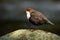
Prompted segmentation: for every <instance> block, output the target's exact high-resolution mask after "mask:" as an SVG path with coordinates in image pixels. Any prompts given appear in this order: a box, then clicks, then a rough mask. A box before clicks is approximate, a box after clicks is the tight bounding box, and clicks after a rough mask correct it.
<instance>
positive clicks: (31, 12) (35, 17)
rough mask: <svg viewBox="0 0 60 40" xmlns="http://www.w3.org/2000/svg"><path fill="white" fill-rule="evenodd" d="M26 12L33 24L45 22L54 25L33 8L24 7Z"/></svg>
mask: <svg viewBox="0 0 60 40" xmlns="http://www.w3.org/2000/svg"><path fill="white" fill-rule="evenodd" d="M26 13H27V18H28V20H29V21H30V22H31V23H32V24H34V25H41V24H47V23H49V24H52V25H54V24H53V23H52V22H51V21H49V20H48V19H47V18H46V17H45V16H44V15H43V14H42V13H41V12H39V11H37V10H35V9H33V8H28V9H26Z"/></svg>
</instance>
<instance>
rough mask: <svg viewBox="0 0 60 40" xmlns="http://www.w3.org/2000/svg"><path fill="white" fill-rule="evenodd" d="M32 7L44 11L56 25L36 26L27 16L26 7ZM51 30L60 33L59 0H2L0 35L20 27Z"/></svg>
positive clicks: (0, 5)
mask: <svg viewBox="0 0 60 40" xmlns="http://www.w3.org/2000/svg"><path fill="white" fill-rule="evenodd" d="M29 7H32V8H34V9H36V10H38V11H40V12H42V13H43V14H44V15H45V16H46V17H47V18H48V19H49V20H51V21H52V22H53V23H54V24H55V25H54V26H52V25H48V24H46V25H41V26H40V27H36V26H34V25H32V24H31V23H30V22H29V21H28V20H27V18H26V14H25V11H24V10H25V9H26V8H29ZM34 28H36V29H37V28H38V29H40V30H45V31H49V32H52V33H56V34H58V35H60V1H59V0H0V36H2V35H5V34H7V33H10V32H12V31H15V30H18V29H34Z"/></svg>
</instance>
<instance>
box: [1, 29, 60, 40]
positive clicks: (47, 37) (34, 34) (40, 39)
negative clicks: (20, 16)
mask: <svg viewBox="0 0 60 40" xmlns="http://www.w3.org/2000/svg"><path fill="white" fill-rule="evenodd" d="M0 40H60V37H59V36H58V35H56V34H53V33H50V32H46V31H43V30H35V31H30V30H27V29H20V30H16V31H14V32H11V33H9V34H6V35H4V36H2V37H0Z"/></svg>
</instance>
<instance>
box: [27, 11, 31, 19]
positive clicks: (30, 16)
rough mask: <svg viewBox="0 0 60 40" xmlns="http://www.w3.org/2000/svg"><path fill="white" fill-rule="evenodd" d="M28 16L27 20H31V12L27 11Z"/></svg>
mask: <svg viewBox="0 0 60 40" xmlns="http://www.w3.org/2000/svg"><path fill="white" fill-rule="evenodd" d="M26 13H27V14H26V16H27V19H29V18H30V17H31V16H30V12H29V11H26Z"/></svg>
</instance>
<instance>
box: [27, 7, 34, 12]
mask: <svg viewBox="0 0 60 40" xmlns="http://www.w3.org/2000/svg"><path fill="white" fill-rule="evenodd" d="M26 11H29V12H30V13H32V12H34V9H33V8H27V9H26Z"/></svg>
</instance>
